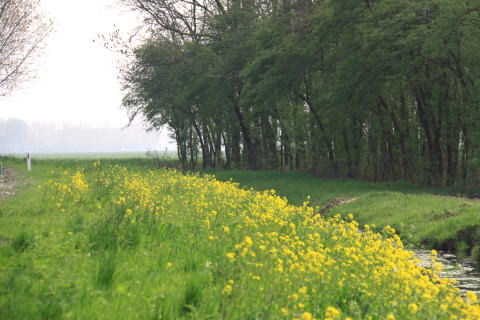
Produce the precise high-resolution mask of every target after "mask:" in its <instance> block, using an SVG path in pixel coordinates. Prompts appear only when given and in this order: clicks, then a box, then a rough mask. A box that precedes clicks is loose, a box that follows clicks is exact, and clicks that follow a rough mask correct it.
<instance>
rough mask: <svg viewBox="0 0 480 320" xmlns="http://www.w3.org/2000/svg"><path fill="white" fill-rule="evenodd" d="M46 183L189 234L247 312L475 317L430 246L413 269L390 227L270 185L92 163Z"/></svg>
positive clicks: (226, 293) (479, 314) (61, 195)
mask: <svg viewBox="0 0 480 320" xmlns="http://www.w3.org/2000/svg"><path fill="white" fill-rule="evenodd" d="M48 184H49V185H51V187H52V188H53V189H54V190H56V193H53V194H52V195H49V196H51V197H52V199H51V200H52V201H53V202H58V201H60V199H66V198H68V197H69V195H70V194H71V200H72V201H73V202H75V203H89V205H91V204H92V203H96V201H97V202H98V196H94V194H97V195H98V194H102V195H103V198H102V199H103V200H102V201H103V202H102V203H96V205H97V207H98V208H108V210H113V211H115V212H117V213H118V215H119V216H121V217H123V219H125V220H126V221H127V222H129V223H132V224H133V223H137V224H139V223H148V221H150V220H151V219H159V220H161V221H170V222H172V223H177V224H178V225H179V226H181V227H182V228H189V230H192V234H191V238H192V245H193V244H195V246H196V248H198V250H200V251H202V252H206V253H207V255H208V257H209V261H207V262H206V263H205V267H204V268H205V269H206V270H207V271H208V272H210V273H211V274H213V275H214V277H215V281H214V282H215V283H217V287H216V289H214V290H216V291H215V292H216V294H218V300H219V301H221V302H219V307H218V308H227V306H229V305H230V306H248V308H250V309H251V310H250V311H251V313H249V312H250V311H245V314H244V315H245V318H248V316H247V315H248V314H250V315H251V314H262V315H263V316H260V318H271V319H480V307H479V306H478V304H477V297H476V295H475V294H474V293H471V292H469V293H467V294H466V299H464V298H462V295H461V292H460V290H459V289H457V288H455V287H454V285H453V282H452V281H450V280H449V279H445V278H441V277H439V275H438V274H439V272H440V270H441V265H440V264H438V263H437V262H436V261H435V257H436V253H435V252H432V266H433V267H432V268H431V269H427V268H423V267H420V266H419V261H418V260H417V259H416V258H415V257H414V255H413V252H412V251H408V250H406V249H404V247H403V244H402V241H401V240H400V238H399V236H398V235H397V234H396V233H395V230H394V229H393V228H391V227H386V228H385V230H384V232H383V234H380V233H376V232H374V231H372V229H373V228H371V227H370V226H364V227H363V228H362V229H360V227H359V225H358V223H357V222H356V221H354V220H353V217H351V216H350V217H348V219H347V220H343V219H342V218H341V217H340V216H338V215H337V216H335V217H334V218H330V219H327V218H324V217H322V216H321V215H319V214H317V213H315V212H314V209H313V208H312V207H310V206H309V205H308V203H305V204H304V205H303V206H301V207H297V206H293V205H290V204H289V203H288V201H287V199H285V198H281V197H279V196H277V195H275V192H274V191H273V190H269V191H265V192H255V191H253V190H244V189H240V188H239V187H238V184H236V183H233V182H220V181H217V180H215V179H214V177H212V176H208V175H206V176H203V177H200V176H199V175H183V174H181V173H178V172H176V171H174V170H159V171H153V170H151V171H147V172H134V171H129V170H127V169H125V168H123V167H120V166H113V167H108V168H106V169H105V168H102V166H101V165H99V164H95V166H94V168H93V169H92V173H91V175H89V174H84V173H82V171H77V172H73V173H68V174H66V175H65V176H64V177H63V179H62V181H59V182H48ZM90 189H92V190H94V191H95V192H93V191H92V192H88V191H89V190H90ZM63 201H65V200H63ZM105 210H106V209H105ZM185 241H186V240H185ZM167 268H168V269H175V268H177V266H176V264H171V263H168V264H167ZM232 308H233V307H232ZM226 318H228V313H227V315H226Z"/></svg>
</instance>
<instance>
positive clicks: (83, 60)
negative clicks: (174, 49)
mask: <svg viewBox="0 0 480 320" xmlns="http://www.w3.org/2000/svg"><path fill="white" fill-rule="evenodd" d="M43 6H44V11H45V12H46V14H47V15H48V16H50V17H51V19H52V20H53V22H54V27H55V30H54V32H53V33H52V34H51V35H50V36H49V38H48V42H47V46H46V50H45V53H44V55H43V57H41V58H40V59H37V65H38V67H37V72H36V79H34V80H32V81H30V82H28V83H25V84H23V88H22V89H20V90H16V91H14V92H13V93H12V94H11V95H10V96H9V97H1V98H0V118H4V119H5V118H21V119H23V120H25V121H27V122H38V121H46V122H61V123H71V124H88V125H91V126H106V125H108V126H111V127H123V126H125V125H126V124H127V123H128V118H127V116H126V113H125V111H124V110H121V109H120V108H119V106H120V103H121V90H120V88H121V87H120V83H119V81H118V72H117V66H116V61H117V59H118V58H119V57H118V56H117V54H115V53H113V52H110V51H108V50H107V49H105V48H104V47H103V46H102V44H101V41H99V39H98V34H100V33H103V34H109V33H111V32H112V31H113V30H114V29H115V25H116V26H118V28H120V29H121V30H124V31H125V32H128V31H130V30H131V29H132V28H134V27H135V26H136V22H137V18H136V16H135V15H134V13H132V12H128V11H126V10H125V9H120V8H118V7H116V6H115V0H82V1H78V0H43ZM94 40H95V42H94Z"/></svg>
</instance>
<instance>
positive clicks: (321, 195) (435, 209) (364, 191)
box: [205, 170, 480, 254]
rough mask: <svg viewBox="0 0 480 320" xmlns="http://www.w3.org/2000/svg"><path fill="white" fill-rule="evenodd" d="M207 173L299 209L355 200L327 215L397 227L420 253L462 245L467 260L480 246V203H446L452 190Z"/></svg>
mask: <svg viewBox="0 0 480 320" xmlns="http://www.w3.org/2000/svg"><path fill="white" fill-rule="evenodd" d="M205 173H210V174H214V175H215V176H216V177H217V178H218V179H220V180H228V179H233V180H234V181H236V182H238V183H240V184H241V185H242V186H243V187H244V188H254V189H256V190H266V189H275V190H276V191H277V193H278V194H279V195H280V196H282V197H287V198H288V200H289V201H290V202H291V203H293V204H295V205H301V204H302V203H303V202H304V201H305V200H306V197H307V196H308V195H309V196H311V200H310V202H311V204H312V205H313V206H320V207H324V206H325V205H326V204H327V203H328V202H329V201H331V200H332V199H334V198H349V199H351V198H357V200H356V201H354V202H351V203H347V204H343V205H341V206H338V207H335V208H333V209H331V210H329V211H328V212H326V213H325V214H326V215H327V216H332V215H334V214H337V213H339V214H341V215H342V216H346V215H348V214H353V215H354V218H355V220H357V221H359V223H360V224H375V225H376V226H377V227H378V228H382V227H384V226H386V225H390V226H393V227H394V228H395V229H397V231H398V232H399V233H400V235H401V237H402V240H404V241H405V242H407V243H409V244H412V245H414V246H417V247H422V246H425V247H428V248H435V249H443V250H456V247H457V246H462V243H461V242H462V241H463V242H465V243H466V244H467V254H468V253H470V250H471V249H472V248H473V247H474V246H475V245H478V244H480V201H475V200H466V199H461V198H448V197H445V196H448V195H455V190H454V189H430V188H420V187H416V186H413V185H410V184H407V183H401V182H385V183H374V182H366V181H360V180H354V179H325V178H318V177H315V176H312V175H308V174H304V173H295V172H274V171H260V172H257V171H240V170H210V171H205Z"/></svg>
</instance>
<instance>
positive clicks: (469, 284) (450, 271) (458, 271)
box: [413, 249, 480, 294]
mask: <svg viewBox="0 0 480 320" xmlns="http://www.w3.org/2000/svg"><path fill="white" fill-rule="evenodd" d="M413 251H414V252H415V257H417V258H418V259H419V260H420V265H421V266H422V267H426V268H429V267H430V257H431V251H430V250H421V249H417V250H413ZM437 261H438V262H440V263H442V265H443V270H442V272H441V273H440V276H441V277H445V278H453V279H456V280H457V282H456V284H455V286H456V287H458V288H460V289H461V290H462V291H466V290H469V291H473V292H476V293H477V294H480V264H479V263H478V262H475V261H474V260H473V259H471V258H470V257H468V258H466V259H464V260H463V261H459V260H458V259H457V257H456V256H455V255H454V254H450V253H447V252H438V258H437Z"/></svg>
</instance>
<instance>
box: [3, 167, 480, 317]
mask: <svg viewBox="0 0 480 320" xmlns="http://www.w3.org/2000/svg"><path fill="white" fill-rule="evenodd" d="M2 161H3V162H4V163H5V164H6V165H7V166H8V167H11V168H14V169H15V170H16V171H17V175H18V177H19V178H20V179H21V180H23V181H24V182H25V183H24V184H22V185H20V186H19V188H20V190H19V194H18V195H16V196H13V197H10V198H8V199H4V200H1V201H0V319H252V320H253V319H293V318H297V319H304V320H305V319H311V318H312V315H313V317H314V318H315V319H325V318H327V316H328V315H329V314H336V313H340V312H341V317H338V318H336V317H333V316H332V317H331V318H332V319H345V318H346V317H347V316H348V317H351V318H352V319H365V318H370V319H372V320H383V319H385V318H386V317H387V315H390V314H392V315H393V314H395V316H396V318H397V319H433V318H435V319H448V318H449V315H448V314H447V313H446V312H445V310H441V309H440V304H441V303H446V305H445V306H446V309H448V310H450V311H451V312H452V313H454V314H459V312H460V311H459V310H461V309H462V308H464V307H465V306H466V302H465V301H464V300H462V299H460V300H456V299H455V298H457V297H459V296H460V293H459V292H458V291H457V290H455V289H454V288H453V287H452V286H451V285H449V284H445V283H444V284H438V283H436V284H434V283H433V281H430V280H428V281H427V280H425V277H424V275H425V274H428V271H427V270H424V269H418V268H417V267H416V266H415V265H414V263H413V262H412V261H411V255H410V254H409V253H407V252H405V251H403V250H402V249H400V248H398V246H399V244H398V242H397V239H396V236H394V235H391V234H390V235H389V233H388V232H387V230H385V232H384V234H383V236H382V235H378V234H373V233H371V232H368V231H367V232H362V233H361V232H359V231H358V229H357V228H356V223H355V222H354V221H351V222H342V221H339V220H338V219H331V220H328V221H327V220H323V219H318V218H316V217H315V216H313V215H312V213H313V211H312V208H309V207H305V206H303V207H299V208H293V207H288V206H286V205H285V203H284V202H283V201H281V200H280V199H278V198H276V197H273V196H271V195H270V194H268V193H263V194H257V193H252V192H244V191H241V190H238V189H236V188H234V187H233V186H232V185H230V184H219V183H218V182H214V181H211V180H204V179H199V178H198V177H192V176H182V175H181V174H179V173H174V172H172V171H169V170H154V171H152V170H150V169H151V168H152V167H155V163H154V162H148V161H146V160H141V159H117V160H105V161H103V160H102V165H101V166H98V165H97V163H96V162H93V161H89V160H78V161H73V160H42V161H39V160H37V161H35V162H34V163H33V171H32V172H26V170H25V165H24V163H23V161H22V160H19V159H5V158H4V159H2ZM117 164H119V165H121V167H119V166H117ZM65 170H69V171H70V172H69V173H68V174H67V173H66V174H62V172H63V171H65ZM218 173H219V174H220V173H222V172H218ZM230 173H237V174H238V175H239V176H240V175H241V176H242V177H243V179H244V182H245V183H246V184H248V181H250V185H252V184H253V183H252V182H253V181H255V179H261V180H262V181H263V182H262V183H263V184H262V185H259V186H257V188H269V187H270V185H269V184H273V185H276V184H279V185H280V187H279V186H276V187H275V188H276V189H278V192H279V193H281V194H282V195H286V194H287V193H288V191H289V190H290V191H292V199H293V200H292V201H294V202H297V203H299V204H301V202H303V200H304V198H305V195H306V194H307V193H308V194H311V195H312V200H313V201H315V203H316V204H321V202H322V201H323V202H325V201H328V200H329V199H330V198H332V197H338V196H339V195H338V193H339V192H343V193H342V194H341V195H340V196H344V197H348V196H352V195H355V196H358V197H359V200H358V201H361V198H360V197H365V196H366V195H367V194H375V193H377V194H388V193H389V192H392V193H394V194H401V193H402V192H406V191H407V190H410V191H411V187H410V186H408V185H402V184H383V185H381V184H368V183H365V182H359V181H353V180H323V179H317V178H314V177H311V176H308V175H302V174H288V175H285V174H282V173H272V172H254V173H251V172H246V171H243V172H234V171H232V172H229V174H230ZM78 177H83V178H79V180H78V179H77V178H78ZM224 178H227V177H226V174H225V176H224ZM82 179H83V180H82ZM238 180H241V179H240V178H239V179H238ZM82 181H85V182H86V184H83V182H82ZM302 181H303V183H302ZM319 181H323V183H324V184H325V186H324V187H328V189H329V191H328V192H329V193H327V192H322V193H318V194H317V193H315V192H313V193H312V191H320V190H319V189H318V188H317V187H316V186H317V185H318V184H319V183H320V182H319ZM38 184H44V186H43V187H41V188H37V185H38ZM342 184H345V185H342ZM82 185H83V186H85V185H88V187H86V188H84V189H82ZM273 185H272V186H273ZM281 186H283V187H284V189H282V187H281ZM367 186H368V188H370V189H368V188H367ZM387 186H390V187H389V188H387ZM367 189H368V190H367ZM418 190H421V189H418ZM307 191H308V192H307ZM320 194H322V195H320ZM422 194H423V193H422V192H421V191H418V192H417V193H412V195H418V196H421V195H422ZM441 200H442V201H443V200H445V199H441ZM353 204H355V203H352V204H349V205H353ZM383 237H385V238H383ZM387 238H388V239H387ZM392 243H395V244H396V245H392ZM262 247H263V248H262ZM307 249H308V250H307ZM477 250H478V249H477ZM232 254H233V258H232ZM355 261H356V262H355ZM386 262H388V263H389V264H388V263H386ZM391 265H394V266H395V268H392V267H391ZM369 274H373V275H376V276H375V277H368V276H367V277H366V276H365V275H369ZM392 279H393V280H392ZM390 281H392V282H393V284H394V285H393V286H392V285H391V284H390V283H389V282H390ZM395 285H398V286H395ZM432 286H438V288H439V290H440V292H441V297H442V298H443V297H448V301H450V302H444V301H442V300H441V299H440V298H438V299H437V297H435V299H432V298H431V295H432V294H436V293H435V292H436V291H435V290H433V287H432ZM404 288H408V289H409V290H411V289H415V294H413V295H412V294H410V293H408V292H407V291H406V290H404ZM439 297H440V296H439ZM394 300H395V301H396V303H395V304H393V303H391V301H394ZM446 300H447V299H445V301H446ZM412 304H413V305H414V307H415V312H412V311H411V310H412ZM417 307H418V308H419V310H418V312H417V310H416V308H417ZM471 308H473V309H472V310H473V311H471V312H477V311H480V310H477V306H476V305H475V306H472V307H471ZM468 312H470V311H468Z"/></svg>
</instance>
